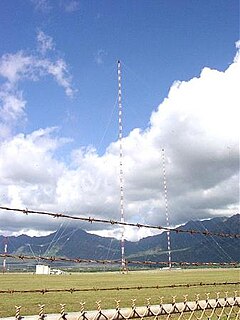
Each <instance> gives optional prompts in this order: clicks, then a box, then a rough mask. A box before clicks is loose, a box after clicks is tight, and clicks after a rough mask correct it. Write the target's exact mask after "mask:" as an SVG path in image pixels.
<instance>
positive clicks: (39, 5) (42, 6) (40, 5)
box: [31, 0, 52, 12]
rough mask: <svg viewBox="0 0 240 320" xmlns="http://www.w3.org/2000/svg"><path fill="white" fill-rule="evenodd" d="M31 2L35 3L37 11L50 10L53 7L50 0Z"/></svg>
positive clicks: (33, 0)
mask: <svg viewBox="0 0 240 320" xmlns="http://www.w3.org/2000/svg"><path fill="white" fill-rule="evenodd" d="M31 2H32V3H33V5H34V8H35V10H37V11H41V12H49V11H50V10H51V9H52V7H51V5H50V4H49V1H48V0H31Z"/></svg>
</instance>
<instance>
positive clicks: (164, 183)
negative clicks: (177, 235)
mask: <svg viewBox="0 0 240 320" xmlns="http://www.w3.org/2000/svg"><path fill="white" fill-rule="evenodd" d="M162 169H163V188H164V202H165V216H166V222H167V228H169V227H170V223H169V212H168V189H167V177H166V165H165V150H164V149H162ZM167 250H168V268H169V270H171V268H172V257H171V239H170V231H169V230H168V231H167Z"/></svg>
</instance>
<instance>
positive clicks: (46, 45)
mask: <svg viewBox="0 0 240 320" xmlns="http://www.w3.org/2000/svg"><path fill="white" fill-rule="evenodd" d="M37 41H38V50H39V51H40V52H41V53H42V54H45V53H46V52H47V51H51V50H53V49H54V47H55V44H54V42H53V39H52V37H50V36H48V35H46V34H45V33H44V32H43V31H42V30H39V31H38V34H37Z"/></svg>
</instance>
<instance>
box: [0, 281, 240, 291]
mask: <svg viewBox="0 0 240 320" xmlns="http://www.w3.org/2000/svg"><path fill="white" fill-rule="evenodd" d="M239 284H240V281H237V282H212V283H203V282H199V283H180V284H170V285H156V286H132V287H103V288H98V287H93V288H69V289H46V288H45V289H32V290H15V289H7V290H0V294H5V293H6V294H7V293H10V294H13V293H41V294H45V293H54V292H55V293H56V292H70V293H74V292H88V291H124V290H143V289H167V288H170V289H172V288H191V287H206V286H211V287H212V286H215V287H216V286H226V285H227V286H230V285H234V286H237V285H239Z"/></svg>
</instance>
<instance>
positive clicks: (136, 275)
mask: <svg viewBox="0 0 240 320" xmlns="http://www.w3.org/2000/svg"><path fill="white" fill-rule="evenodd" d="M239 275H240V273H239V269H201V270H200V269H193V270H174V271H171V272H170V271H160V270H155V271H134V272H130V273H128V274H120V273H118V272H102V273H76V274H69V275H60V276H56V275H55V276H54V275H50V276H44V275H42V276H41V275H34V274H1V275H0V290H6V289H12V290H13V289H14V290H17V289H23V290H27V289H50V288H51V289H54V288H55V289H60V288H66V289H67V288H68V289H69V288H93V287H95V288H102V287H130V286H155V285H160V286H162V285H170V284H181V283H189V284H190V283H199V282H203V283H212V282H223V281H227V282H236V281H239ZM238 289H239V288H238V287H237V286H235V285H221V286H207V287H205V286H199V287H190V288H167V289H166V288H165V289H141V290H124V291H117V290H116V291H93V292H75V293H72V294H71V293H68V292H67V293H46V294H44V295H42V294H40V293H24V294H19V293H14V294H0V317H6V316H13V315H14V314H15V306H16V305H21V306H22V310H21V314H22V315H29V314H38V311H39V308H38V304H45V312H46V313H48V314H49V313H59V312H60V303H65V304H66V312H70V311H78V310H79V309H80V302H81V301H85V302H86V304H85V309H87V310H94V309H96V301H97V300H101V301H102V303H101V306H102V308H103V309H105V308H114V307H115V301H114V300H115V299H117V300H121V302H120V306H121V307H127V306H130V305H131V299H133V298H136V305H139V306H140V305H145V304H146V298H151V304H158V303H159V297H161V296H164V302H165V303H167V302H170V301H171V300H172V298H171V297H172V296H175V295H176V296H177V298H176V300H177V301H183V295H185V294H188V299H189V300H195V295H196V294H200V299H205V297H206V296H205V293H207V292H210V293H211V294H210V297H215V296H216V292H221V296H224V293H225V292H226V291H228V292H229V296H233V294H234V291H235V290H238Z"/></svg>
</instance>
